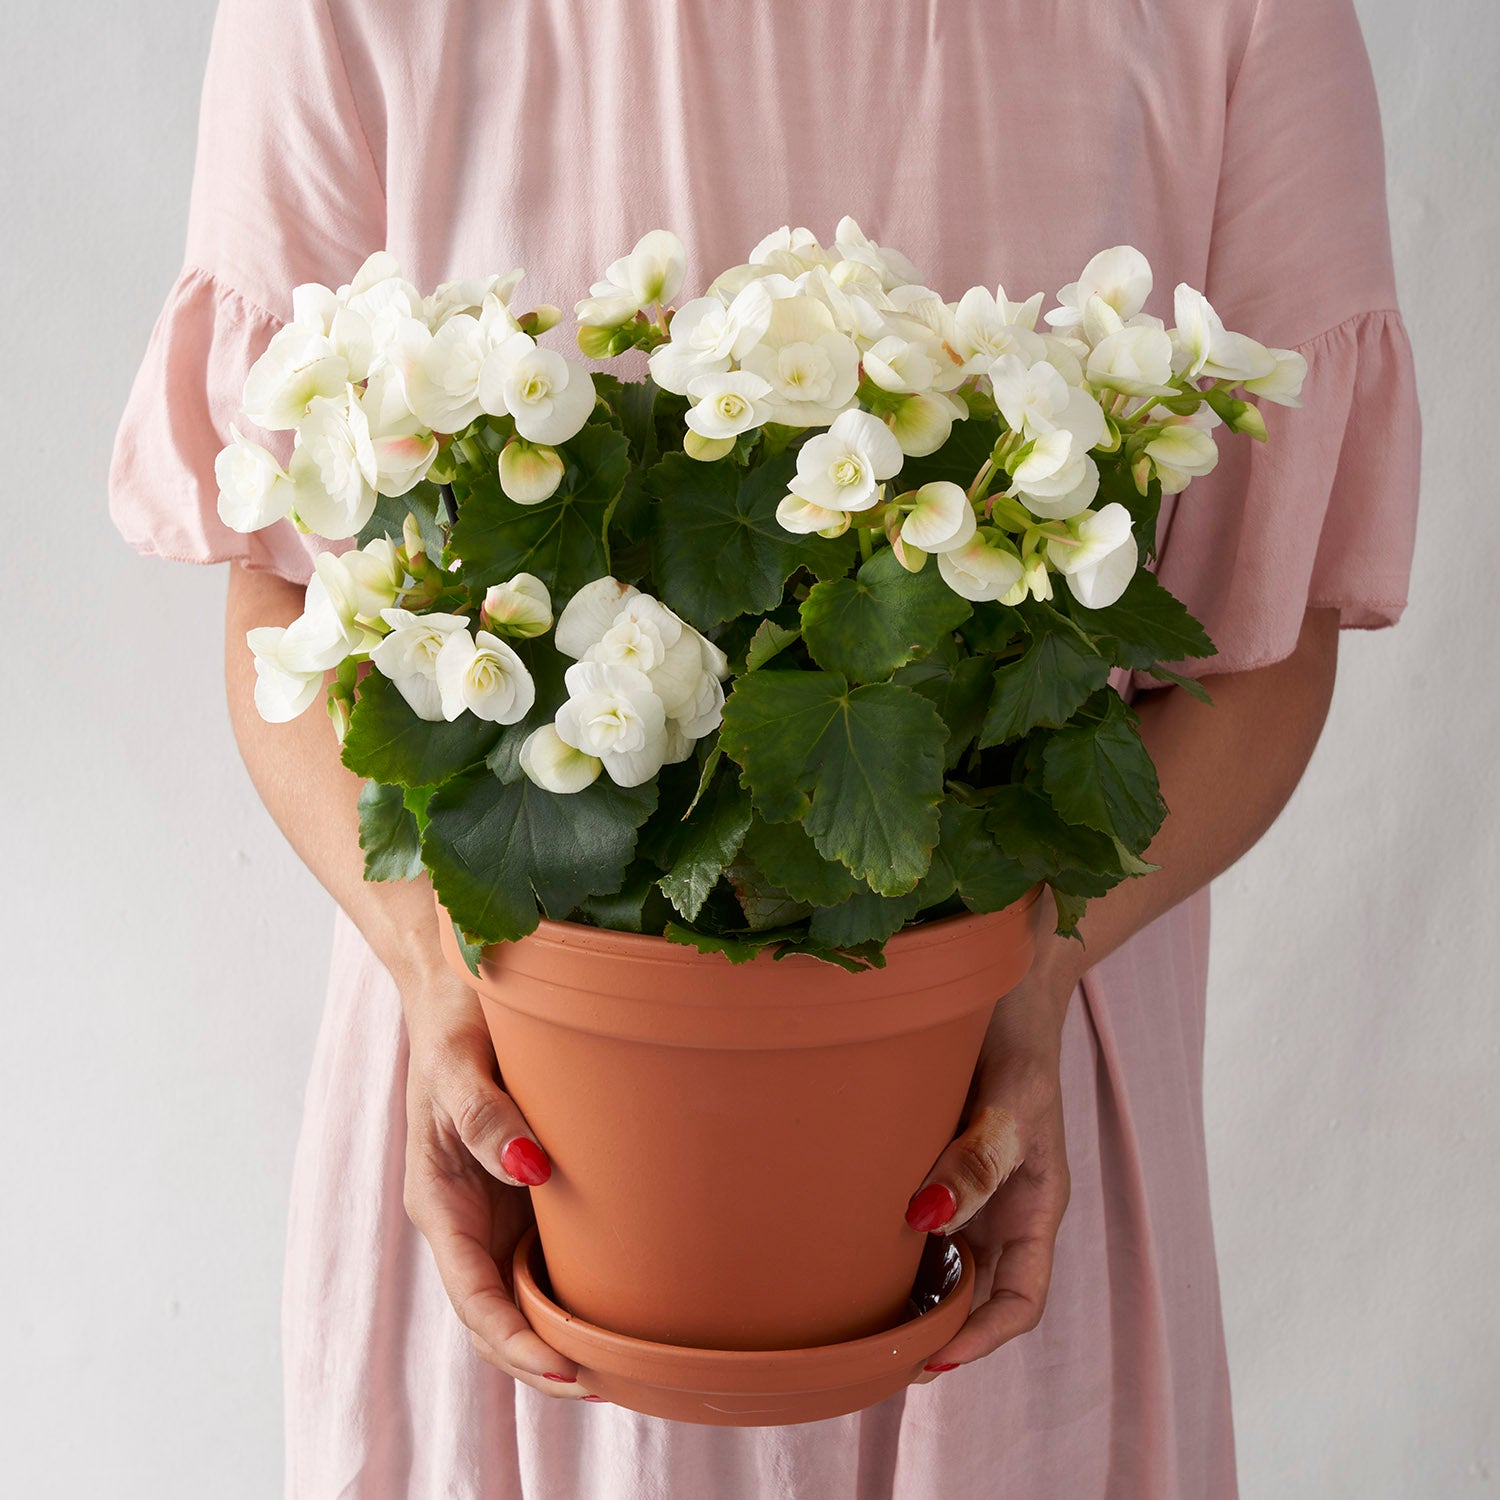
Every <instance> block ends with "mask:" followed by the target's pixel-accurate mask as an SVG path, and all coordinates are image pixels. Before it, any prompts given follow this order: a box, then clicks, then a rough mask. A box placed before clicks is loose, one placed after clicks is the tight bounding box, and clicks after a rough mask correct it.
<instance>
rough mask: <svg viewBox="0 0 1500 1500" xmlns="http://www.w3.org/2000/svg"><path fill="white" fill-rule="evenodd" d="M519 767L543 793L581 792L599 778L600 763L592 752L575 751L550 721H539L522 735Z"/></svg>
mask: <svg viewBox="0 0 1500 1500" xmlns="http://www.w3.org/2000/svg"><path fill="white" fill-rule="evenodd" d="M520 761H521V770H522V771H523V772H525V774H526V776H527V778H528V779H529V780H531V781H532V782H534V783H535V784H536V785H537V786H539V787H541V788H542V790H543V791H546V792H560V793H563V794H571V793H573V792H581V791H582V790H583V789H584V788H585V787H586V786H591V785H593V783H594V782H595V781H597V780H598V778H599V772H600V771H601V770H603V768H604V762H603V761H602V760H600V759H599V758H598V756H595V755H589V754H588V753H587V752H585V751H582V750H575V749H574V748H573V746H572V745H569V744H567V743H566V742H565V741H564V740H563V738H562V736H561V735H559V734H558V732H557V728H556V726H555V725H553V724H543V725H542V726H541V728H540V729H533V730H532V731H531V733H530V734H529V735H527V736H526V739H525V741H524V743H523V744H522V746H521V755H520Z"/></svg>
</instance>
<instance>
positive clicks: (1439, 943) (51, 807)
mask: <svg viewBox="0 0 1500 1500" xmlns="http://www.w3.org/2000/svg"><path fill="white" fill-rule="evenodd" d="M1360 11H1361V14H1362V16H1363V17H1364V20H1365V23H1366V30H1367V35H1368V39H1369V42H1370V47H1371V52H1372V55H1373V58H1374V62H1375V68H1376V73H1377V75H1378V78H1379V81H1380V86H1381V93H1382V97H1383V100H1384V108H1385V119H1386V129H1387V138H1388V146H1389V157H1390V170H1391V186H1392V211H1393V218H1394V222H1395V227H1396V236H1397V255H1398V261H1399V266H1400V272H1401V285H1402V298H1403V304H1404V308H1405V311H1406V314H1407V317H1408V321H1409V325H1410V328H1411V332H1412V335H1413V339H1414V342H1415V344H1416V348H1417V352H1418V358H1419V360H1420V362H1421V379H1422V390H1423V396H1424V408H1425V413H1426V421H1427V434H1428V436H1427V466H1426V476H1425V496H1424V503H1425V507H1426V511H1425V515H1424V518H1423V527H1422V536H1421V540H1420V544H1419V555H1418V560H1417V571H1416V578H1415V582H1414V593H1413V597H1414V600H1415V602H1414V604H1413V605H1412V608H1411V610H1410V612H1409V614H1408V617H1407V619H1406V621H1405V622H1404V623H1403V624H1402V626H1401V627H1400V628H1399V629H1398V630H1396V631H1395V632H1392V633H1386V634H1382V635H1377V636H1373V637H1363V636H1357V635H1353V634H1346V635H1345V636H1344V638H1343V643H1344V654H1343V657H1342V661H1341V667H1340V676H1339V688H1338V695H1337V700H1336V702H1335V706H1334V712H1333V717H1332V721H1331V723H1330V725H1329V728H1328V730H1327V732H1326V734H1325V736H1324V739H1323V742H1322V744H1321V745H1320V747H1319V750H1318V753H1317V756H1316V758H1315V760H1314V762H1313V765H1312V767H1311V768H1310V770H1309V772H1308V775H1307V777H1306V779H1305V781H1304V783H1303V785H1302V786H1301V788H1300V789H1299V790H1298V793H1297V795H1296V797H1295V799H1294V801H1293V804H1292V806H1291V808H1290V809H1289V810H1288V812H1287V813H1286V814H1285V815H1284V817H1283V818H1282V820H1281V821H1280V822H1279V823H1278V825H1277V826H1276V827H1275V828H1274V829H1273V830H1272V832H1271V833H1270V834H1269V835H1268V836H1267V838H1266V839H1265V840H1264V841H1263V843H1262V844H1261V845H1260V846H1259V847H1258V848H1257V849H1256V850H1255V851H1254V852H1253V853H1252V854H1251V855H1250V856H1249V857H1248V858H1247V859H1246V860H1245V861H1243V863H1242V864H1241V865H1240V866H1239V867H1237V868H1236V869H1235V870H1234V871H1232V872H1231V873H1230V874H1229V875H1228V876H1227V877H1226V878H1225V879H1224V880H1223V881H1221V882H1220V888H1219V892H1218V906H1217V912H1216V918H1215V921H1216V929H1215V939H1214V977H1213V992H1212V997H1211V1013H1212V1019H1211V1023H1210V1040H1209V1047H1210V1058H1209V1069H1208V1072H1209V1085H1208V1092H1209V1101H1208V1103H1209V1120H1210V1129H1211V1150H1212V1166H1213V1182H1214V1194H1215V1199H1214V1201H1215V1214H1216V1222H1217V1225H1218V1232H1219V1240H1220V1247H1221V1254H1222V1271H1223V1281H1224V1296H1225V1304H1226V1313H1227V1319H1228V1330H1229V1340H1230V1354H1231V1359H1232V1363H1233V1371H1234V1387H1235V1406H1236V1413H1237V1419H1238V1426H1239V1443H1240V1453H1241V1469H1242V1474H1243V1482H1244V1494H1245V1496H1246V1500H1342V1497H1345V1496H1347V1497H1351V1500H1353V1497H1358V1500H1448V1497H1454V1500H1457V1497H1470V1496H1490V1495H1500V1373H1497V1354H1496V1350H1497V1349H1500V1296H1497V1293H1496V1287H1495V1280H1494V1266H1495V1265H1496V1263H1497V1261H1500V1254H1497V1252H1500V1243H1497V1239H1500V1236H1497V1230H1500V1201H1497V1194H1496V1191H1495V1185H1496V1177H1497V1173H1496V1162H1497V1160H1500V1115H1497V1104H1496V1097H1497V1091H1496V1089H1495V1087H1494V1076H1493V1075H1494V1074H1495V1072H1496V1070H1497V1064H1500V1014H1497V1012H1500V1006H1497V1004H1496V998H1497V995H1500V985H1497V983H1496V981H1495V979H1494V977H1493V976H1494V973H1495V971H1496V969H1497V967H1500V922H1497V913H1496V895H1495V892H1496V889H1497V881H1500V857H1497V853H1496V841H1495V838H1494V834H1493V831H1492V830H1493V826H1494V821H1495V818H1496V815H1497V812H1500V796H1497V793H1496V780H1495V777H1494V775H1493V774H1492V771H1491V757H1490V755H1489V754H1487V752H1488V750H1489V748H1490V747H1491V746H1493V745H1495V744H1497V743H1500V707H1497V695H1496V693H1495V691H1494V687H1493V681H1494V677H1495V673H1494V669H1493V667H1492V665H1491V664H1490V662H1489V660H1488V659H1487V657H1486V655H1485V653H1487V652H1488V651H1490V650H1491V649H1492V646H1491V643H1492V642H1493V641H1494V640H1495V638H1496V631H1495V627H1494V626H1493V624H1492V623H1491V621H1490V619H1488V618H1487V617H1486V613H1485V607H1486V606H1487V605H1488V604H1489V602H1490V600H1491V599H1492V598H1493V591H1492V590H1491V589H1490V588H1489V587H1488V585H1489V580H1490V577H1491V574H1492V571H1493V565H1494V564H1493V559H1494V558H1495V556H1496V554H1497V552H1500V510H1497V508H1496V506H1495V504H1494V500H1493V495H1494V482H1493V480H1489V481H1488V482H1483V481H1481V479H1480V475H1479V464H1480V461H1481V444H1483V443H1486V442H1487V433H1488V428H1489V427H1490V426H1491V425H1492V420H1491V418H1490V415H1489V410H1488V406H1487V403H1486V402H1485V401H1484V400H1483V399H1482V398H1481V399H1475V396H1474V395H1471V394H1469V393H1470V392H1474V393H1478V392H1481V391H1488V390H1490V389H1492V384H1493V382H1492V370H1491V368H1490V359H1489V356H1490V351H1491V344H1492V338H1491V334H1490V328H1489V317H1488V310H1489V307H1490V300H1489V299H1485V298H1484V293H1485V288H1486V286H1487V284H1488V285H1492V282H1493V246H1494V245H1495V244H1496V243H1497V242H1500V222H1497V220H1500V209H1497V173H1496V170H1495V151H1496V148H1495V145H1494V141H1493V137H1492V135H1491V134H1487V132H1493V131H1494V130H1495V128H1496V126H1497V125H1500V98H1497V96H1496V93H1495V90H1494V86H1493V84H1492V77H1493V75H1494V73H1495V69H1496V65H1497V64H1500V21H1497V16H1496V12H1495V10H1494V7H1493V0H1443V3H1442V4H1441V5H1440V6H1439V5H1423V6H1411V5H1409V4H1407V3H1406V0H1360ZM24 19H25V24H24V26H22V27H20V28H16V29H12V30H11V31H10V34H9V35H8V37H7V44H8V45H7V47H6V48H5V49H3V51H0V85H3V86H0V112H3V116H0V118H3V136H0V138H3V140H4V143H5V149H6V151H7V153H8V157H9V159H8V160H7V162H6V165H5V167H4V178H3V184H4V201H5V204H6V208H7V213H6V214H5V215H4V216H3V220H4V222H3V228H0V234H3V235H4V237H5V238H4V240H3V244H4V247H5V249H4V271H5V276H4V281H3V283H0V284H3V286H4V288H5V295H6V298H7V301H8V303H9V305H10V307H11V316H10V318H9V320H8V326H7V330H6V344H7V349H6V358H5V359H4V360H3V361H0V383H3V389H0V411H3V412H5V413H6V414H7V418H8V421H7V427H8V432H7V453H8V454H9V455H11V456H12V466H13V469H14V471H15V472H16V473H17V474H20V475H24V476H28V477H27V478H26V479H25V481H24V482H22V481H19V480H17V479H14V478H13V479H12V480H11V481H10V483H9V484H8V485H7V487H6V491H7V492H6V497H5V502H4V505H5V520H4V523H3V525H4V529H5V532H6V533H7V534H9V535H14V536H16V537H18V538H20V539H21V542H20V547H19V549H18V548H17V546H16V544H15V543H14V542H12V543H11V544H10V545H8V546H6V547H5V548H4V555H5V557H6V559H7V563H8V567H7V584H8V590H7V591H8V593H9V595H10V600H11V614H10V634H11V638H12V640H14V641H19V642H20V643H21V644H20V646H19V647H15V646H13V647H12V648H11V649H9V650H8V651H7V652H6V654H5V657H4V659H3V665H0V674H3V682H4V688H5V695H4V700H3V701H4V715H5V718H4V729H3V731H0V758H3V765H0V785H3V786H4V788H5V789H6V792H7V801H8V817H7V820H6V824H5V835H6V837H5V841H4V849H5V857H4V859H3V861H0V931H3V942H4V953H5V960H6V976H7V977H6V983H5V990H6V995H5V1002H4V1007H3V1010H0V1016H3V1019H4V1026H5V1029H4V1034H3V1043H0V1125H3V1141H4V1150H3V1152H0V1161H3V1166H0V1202H3V1203H4V1204H5V1205H6V1210H7V1211H6V1214H5V1220H4V1230H3V1233H0V1287H3V1288H4V1293H3V1302H0V1306H3V1311H0V1445H3V1447H0V1451H3V1452H4V1454H5V1459H4V1465H5V1469H4V1473H5V1478H4V1481H3V1483H0V1489H3V1490H4V1491H5V1493H7V1494H14V1495H17V1496H26V1497H28V1500H33V1497H36V1500H42V1497H53V1496H57V1497H64V1500H75V1497H83V1496H90V1497H92V1496H96V1495H97V1496H101V1497H103V1496H108V1497H111V1500H136V1497H139V1500H198V1497H201V1496H204V1495H213V1496H215V1497H216V1500H242V1497H243V1500H264V1497H266V1496H268V1495H271V1494H274V1493H277V1492H278V1489H279V1482H280V1448H279V1443H280V1387H279V1373H278V1356H277V1344H278V1327H277V1322H278V1308H279V1285H280V1269H281V1242H282V1232H283V1226H284V1219H285V1204H286V1192H287V1181H288V1176H289V1172H290V1166H291V1154H292V1148H293V1143H294V1138H295V1130H296V1123H297V1118H298V1112H299V1109H300V1103H301V1095H302V1086H303V1079H304V1076H305V1071H306V1067H307V1062H308V1057H309V1052H310V1049H311V1044H312V1039H313V1034H314V1030H315V1027H316V1024H317V1019H318V1010H319V1006H320V1002H321V994H322V986H323V979H324V973H325V967H326V961H327V934H328V925H329V917H330V909H329V906H328V903H327V901H326V899H325V898H324V897H323V896H322V894H321V892H320V891H319V889H318V888H317V887H316V885H315V883H314V882H313V880H312V878H311V877H310V876H309V875H308V874H307V873H306V872H305V871H304V870H303V868H302V867H301V865H300V864H299V863H298V861H297V860H296V858H295V857H294V856H293V855H292V853H291V852H290V850H289V849H288V848H287V847H286V845H285V844H284V843H283V841H282V840H281V838H280V836H279V834H278V833H277V832H276V830H275V828H274V827H273V825H272V824H271V822H270V820H269V818H268V817H267V815H266V814H265V813H264V812H263V811H262V809H261V807H260V805H259V803H258V802H257V801H256V800H255V797H254V794H253V792H252V790H251V788H250V786H249V783H248V781H247V779H246V778H245V776H244V775H243V773H242V771H241V769H240V767H239V764H238V761H237V759H236V756H235V750H234V746H233V742H232V740H231V738H230V735H229V731H228V724H227V720H226V716H225V712H224V709H223V706H222V702H223V698H222V690H221V686H220V683H221V677H220V666H219V651H220V639H219V631H218V612H219V609H220V607H221V601H222V593H223V586H224V580H223V577H222V571H221V570H218V569H209V570H204V571H199V570H194V569H190V568H184V567H172V566H168V565H166V564H162V563H156V562H148V561H144V560H141V559H137V558H135V557H134V556H133V555H131V554H130V553H128V552H127V551H126V549H125V548H124V545H123V544H122V543H121V542H120V541H119V540H118V539H117V537H116V536H115V535H114V533H113V532H112V530H110V528H109V527H108V524H107V522H106V520H105V516H104V475H105V466H106V462H107V458H108V452H109V445H110V439H111V436H112V433H113V427H114V423H115V420H116V418H117V416H118V413H119V410H120V408H121V405H122V403H123V401H124V397H125V392H126V388H127V384H128V381H129V379H130V376H131V374H132V372H133V370H134V367H135V364H136V362H137V361H138V359H139V357H140V354H141V351H142V349H143V348H144V344H145V339H146V335H147V333H148V331H149V329H150V325H151V321H152V318H153V317H154V315H155V313H156V311H157V308H158V306H159V304H160V301H161V298H162V296H163V294H164V292H165V290H166V287H167V284H168V282H169V281H170V278H171V275H172V273H173V271H174V270H175V268H176V264H177V260H178V258H179V256H180V252H181V244H182V232H183V222H184V213H185V207H186V195H187V185H188V179H189V173H190V168H191V157H192V143H193V130H194V124H195V111H196V102H197V90H198V84H199V79H200V75H201V68H202V61H203V57H204V53H205V49H206V45H207V36H208V28H209V22H210V7H209V5H208V4H207V3H206V0H198V3H195V4H193V5H184V4H181V3H177V4H169V3H167V0H151V3H149V4H136V5H131V6H104V5H98V4H96V5H93V6H82V7H80V6H71V7H61V6H59V7H40V6H37V7H28V8H27V11H26V14H25V18H24ZM18 43H19V45H18ZM1486 249H1488V250H1489V251H1490V253H1489V255H1488V256H1485V254H1484V252H1485V250H1486ZM1482 299H1484V300H1482ZM1459 329H1462V330H1463V331H1464V333H1465V334H1466V335H1467V336H1466V337H1464V338H1462V339H1459V338H1455V337H1452V336H1450V335H1449V334H1448V330H1459ZM17 460H19V461H17ZM39 469H41V470H44V471H47V472H49V473H50V475H51V478H50V481H49V482H47V483H44V484H37V483H35V482H33V481H31V480H30V478H29V476H30V475H33V474H35V473H37V472H38V470H39ZM37 537H44V538H46V542H47V545H46V546H45V547H38V546H37V545H36V544H35V541H34V539H35V538H37ZM64 551H65V552H66V556H67V558H68V568H67V572H66V575H65V574H64V570H63V568H62V565H61V557H62V555H63V553H64ZM143 600H145V601H148V606H149V607H148V608H147V609H146V611H145V612H144V616H143V614H142V608H141V606H142V601H143ZM126 621H128V629H120V628H117V627H119V626H120V625H121V624H123V623H125V622H126ZM96 642H103V643H105V644H104V645H103V646H102V647H101V646H100V645H98V644H94V643H96ZM1266 934H1272V935H1273V936H1271V937H1270V938H1268V937H1267V936H1266ZM1487 976H1488V977H1487ZM1206 1500H1211V1497H1206Z"/></svg>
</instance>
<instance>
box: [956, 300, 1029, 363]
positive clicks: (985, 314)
mask: <svg viewBox="0 0 1500 1500" xmlns="http://www.w3.org/2000/svg"><path fill="white" fill-rule="evenodd" d="M1041 305H1042V297H1041V293H1040V292H1038V293H1037V295H1036V296H1035V297H1033V298H1032V299H1031V300H1030V301H1029V302H1011V301H1009V300H1008V299H1007V298H1006V296H1005V288H1004V287H1003V286H1002V287H997V288H996V289H995V291H994V293H993V294H992V293H991V292H990V291H989V290H988V288H986V287H982V286H975V287H970V288H969V290H968V291H966V292H965V293H964V294H963V296H962V297H961V298H959V301H958V306H957V308H956V309H955V311H954V330H953V339H952V343H953V347H954V348H955V349H956V350H957V351H958V353H959V354H960V355H962V356H963V361H964V366H963V367H964V369H965V370H966V371H968V372H970V373H973V372H980V373H983V372H985V371H988V369H989V368H990V366H991V365H992V364H993V363H994V361H995V360H997V359H999V358H1000V357H1001V356H1002V355H1005V354H1013V355H1015V356H1016V357H1017V358H1018V359H1020V360H1021V361H1022V363H1024V364H1027V365H1032V364H1036V363H1037V362H1038V361H1039V360H1043V359H1045V358H1046V357H1047V346H1046V343H1045V342H1044V340H1043V339H1042V337H1041V335H1040V334H1038V333H1036V332H1035V331H1034V330H1035V328H1036V318H1037V313H1038V312H1039V311H1040V310H1041Z"/></svg>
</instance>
